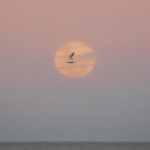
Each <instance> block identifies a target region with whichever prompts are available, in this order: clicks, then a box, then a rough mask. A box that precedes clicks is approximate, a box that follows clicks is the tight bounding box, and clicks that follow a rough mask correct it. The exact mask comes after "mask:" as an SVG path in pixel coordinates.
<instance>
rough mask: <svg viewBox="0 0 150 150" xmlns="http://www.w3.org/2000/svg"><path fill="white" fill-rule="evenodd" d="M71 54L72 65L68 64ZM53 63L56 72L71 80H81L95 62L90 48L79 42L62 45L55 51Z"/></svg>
mask: <svg viewBox="0 0 150 150" xmlns="http://www.w3.org/2000/svg"><path fill="white" fill-rule="evenodd" d="M72 53H74V56H73V63H68V60H69V56H70V55H71V54H72ZM54 61H55V65H56V68H57V70H58V72H60V73H61V74H62V75H64V76H67V77H71V78H81V77H84V76H86V75H88V74H89V73H90V72H91V71H92V70H93V68H94V65H95V62H96V61H95V58H94V55H93V50H92V48H90V47H89V46H88V45H86V44H84V43H81V42H70V43H66V44H64V45H62V46H61V47H60V48H59V49H58V50H57V52H56V55H55V59H54Z"/></svg>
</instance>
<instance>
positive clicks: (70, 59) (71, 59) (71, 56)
mask: <svg viewBox="0 0 150 150" xmlns="http://www.w3.org/2000/svg"><path fill="white" fill-rule="evenodd" d="M74 54H75V52H73V53H72V54H71V55H70V56H69V61H68V62H67V63H74V61H73V56H74Z"/></svg>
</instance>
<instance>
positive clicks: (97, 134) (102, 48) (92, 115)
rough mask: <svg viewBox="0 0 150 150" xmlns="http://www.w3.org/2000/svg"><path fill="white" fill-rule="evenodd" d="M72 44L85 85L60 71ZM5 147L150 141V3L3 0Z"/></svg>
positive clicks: (0, 66)
mask: <svg viewBox="0 0 150 150" xmlns="http://www.w3.org/2000/svg"><path fill="white" fill-rule="evenodd" d="M70 41H78V42H83V43H86V44H87V45H89V46H90V47H91V48H92V49H93V51H94V55H95V57H96V65H95V68H94V70H93V71H92V73H90V74H89V75H88V76H86V77H84V78H80V79H71V78H67V77H65V76H62V75H61V74H59V73H58V71H57V70H56V68H55V65H54V56H55V53H56V51H57V49H58V48H59V47H60V46H61V45H63V44H64V43H66V42H70ZM0 141H150V1H149V0H13V1H12V0H0Z"/></svg>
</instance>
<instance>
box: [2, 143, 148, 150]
mask: <svg viewBox="0 0 150 150" xmlns="http://www.w3.org/2000/svg"><path fill="white" fill-rule="evenodd" d="M0 150H150V142H0Z"/></svg>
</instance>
